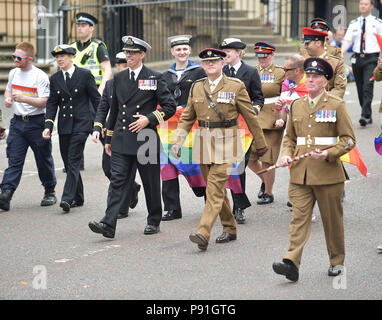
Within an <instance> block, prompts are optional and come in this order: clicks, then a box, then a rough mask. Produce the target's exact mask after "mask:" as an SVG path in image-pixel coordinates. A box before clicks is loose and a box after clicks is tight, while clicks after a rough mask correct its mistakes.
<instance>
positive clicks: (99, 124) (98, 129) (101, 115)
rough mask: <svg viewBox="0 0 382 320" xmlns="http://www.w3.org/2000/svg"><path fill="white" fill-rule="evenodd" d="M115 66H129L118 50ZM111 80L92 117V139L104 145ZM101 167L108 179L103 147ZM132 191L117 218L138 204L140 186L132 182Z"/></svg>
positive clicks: (118, 68) (108, 163)
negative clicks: (93, 117)
mask: <svg viewBox="0 0 382 320" xmlns="http://www.w3.org/2000/svg"><path fill="white" fill-rule="evenodd" d="M115 67H116V69H117V71H118V72H121V71H123V70H126V69H127V68H128V67H129V66H128V65H127V61H126V55H125V53H124V52H118V53H117V54H116V56H115ZM113 81H114V79H110V80H108V81H107V82H106V84H105V89H104V90H103V93H102V97H101V101H100V103H99V105H98V108H97V114H96V116H95V119H94V127H93V134H92V139H93V141H94V142H95V143H97V142H98V140H101V142H102V144H103V145H105V130H106V121H107V120H106V118H107V115H108V114H109V110H110V106H111V101H112V98H113ZM102 169H103V172H104V174H105V176H106V177H107V178H108V179H109V180H110V178H111V165H110V156H109V155H108V154H107V153H106V152H105V148H103V154H102ZM133 188H134V192H133V195H132V197H131V200H130V202H127V201H128V200H129V199H128V197H127V196H124V199H125V203H124V204H123V205H122V207H121V212H120V213H119V214H118V219H122V218H126V217H128V216H129V207H130V208H131V209H134V208H135V207H136V205H137V204H138V192H139V190H140V189H141V186H140V185H139V184H138V183H136V182H134V184H133Z"/></svg>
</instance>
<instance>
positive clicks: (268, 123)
mask: <svg viewBox="0 0 382 320" xmlns="http://www.w3.org/2000/svg"><path fill="white" fill-rule="evenodd" d="M256 69H257V71H258V72H259V75H260V80H261V88H262V90H263V95H264V98H265V100H264V106H263V108H262V109H261V111H260V113H259V123H260V126H261V128H262V129H268V130H272V129H273V130H284V128H275V121H276V116H275V110H274V109H275V103H274V102H273V103H267V98H276V97H279V96H280V93H281V87H282V83H283V82H284V79H285V72H284V69H283V68H282V67H280V66H277V65H275V64H271V65H270V66H269V67H268V68H265V69H263V70H260V66H259V65H257V66H256ZM283 120H284V122H286V116H285V117H284V119H283Z"/></svg>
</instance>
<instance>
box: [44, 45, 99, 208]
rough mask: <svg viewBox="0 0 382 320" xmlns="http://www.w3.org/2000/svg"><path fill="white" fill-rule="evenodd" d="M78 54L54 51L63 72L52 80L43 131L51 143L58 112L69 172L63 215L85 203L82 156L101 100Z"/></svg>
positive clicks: (63, 49)
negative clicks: (78, 63) (77, 62)
mask: <svg viewBox="0 0 382 320" xmlns="http://www.w3.org/2000/svg"><path fill="white" fill-rule="evenodd" d="M75 54H76V49H74V48H73V47H71V46H69V45H66V44H62V45H58V46H56V47H55V48H54V50H53V51H52V55H53V56H54V57H55V58H56V62H57V64H58V66H59V67H60V69H61V70H60V71H58V72H56V73H55V74H53V75H52V76H51V77H50V95H49V98H48V102H47V104H46V120H45V130H44V131H43V138H44V139H50V136H51V133H52V131H53V125H54V120H55V118H56V113H57V109H58V108H59V113H58V128H57V131H58V135H59V143H60V153H61V157H62V160H63V162H64V166H65V169H66V180H65V185H64V190H63V194H62V198H61V203H60V207H61V208H62V209H63V210H64V212H69V211H70V208H73V207H77V206H82V205H83V203H84V190H83V184H82V179H81V174H80V162H81V155H82V153H83V150H84V147H85V143H86V139H87V137H88V135H89V133H90V132H91V129H92V125H93V119H94V116H95V113H96V108H97V106H98V103H99V101H100V98H101V96H100V94H99V93H98V90H97V86H96V84H95V81H94V77H93V75H92V74H91V72H90V71H89V70H87V69H83V68H79V67H77V66H75V65H74V64H73V57H74V55H75ZM90 102H91V103H90Z"/></svg>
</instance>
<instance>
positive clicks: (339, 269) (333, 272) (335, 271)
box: [328, 265, 345, 277]
mask: <svg viewBox="0 0 382 320" xmlns="http://www.w3.org/2000/svg"><path fill="white" fill-rule="evenodd" d="M344 272H345V267H344V266H343V265H338V266H330V267H329V270H328V276H329V277H336V276H338V275H339V274H341V273H344Z"/></svg>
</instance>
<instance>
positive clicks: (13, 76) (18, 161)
mask: <svg viewBox="0 0 382 320" xmlns="http://www.w3.org/2000/svg"><path fill="white" fill-rule="evenodd" d="M34 52H35V51H34V47H33V45H32V44H31V43H29V42H21V43H19V44H17V45H16V48H15V51H14V54H13V62H14V64H15V68H14V69H12V70H11V71H10V72H9V75H8V83H7V87H6V89H5V92H4V104H5V107H7V108H11V107H12V108H13V113H14V116H13V118H12V119H11V123H10V127H9V135H8V138H7V149H6V155H7V158H8V168H7V169H6V170H5V171H4V175H3V179H2V182H1V184H0V188H1V194H0V209H2V210H5V211H8V210H9V209H10V202H11V199H12V196H13V194H14V192H15V190H16V189H17V187H18V185H19V183H20V180H21V176H22V171H23V166H24V162H25V157H26V155H27V151H28V148H29V147H30V148H31V149H32V151H33V153H34V156H35V160H36V165H37V169H38V175H39V178H40V181H41V184H42V185H43V186H44V188H45V194H44V197H43V199H42V200H41V206H51V205H54V204H55V203H56V201H57V199H56V193H55V186H56V175H55V172H54V161H53V157H52V143H51V142H50V141H45V140H44V139H43V138H42V137H41V132H42V130H44V120H45V110H46V108H45V107H46V102H47V100H48V97H49V77H48V75H47V74H46V73H45V72H43V71H42V70H40V69H39V68H36V67H35V66H34V65H33V59H34V55H35V54H34ZM1 127H3V126H2V125H0V128H1ZM3 128H4V127H3ZM0 137H2V138H5V132H0Z"/></svg>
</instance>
